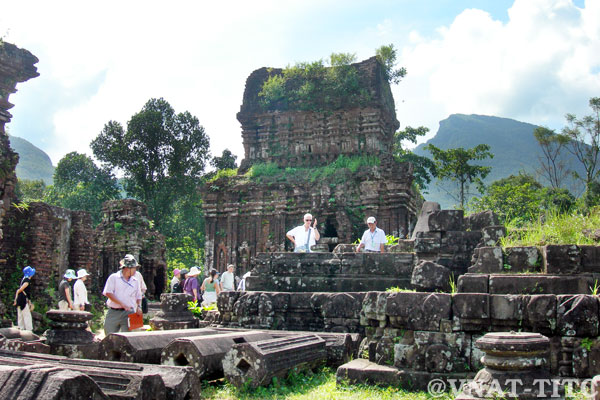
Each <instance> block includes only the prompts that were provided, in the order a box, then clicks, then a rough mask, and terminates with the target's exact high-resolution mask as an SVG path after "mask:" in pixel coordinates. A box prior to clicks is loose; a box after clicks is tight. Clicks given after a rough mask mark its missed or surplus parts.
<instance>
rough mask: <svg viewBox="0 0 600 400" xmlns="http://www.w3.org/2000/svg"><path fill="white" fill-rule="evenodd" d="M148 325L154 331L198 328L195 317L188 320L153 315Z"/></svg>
mask: <svg viewBox="0 0 600 400" xmlns="http://www.w3.org/2000/svg"><path fill="white" fill-rule="evenodd" d="M150 326H151V327H152V329H154V330H155V331H170V330H173V329H194V328H198V326H199V324H198V320H197V319H193V320H190V321H169V320H166V319H162V318H156V317H155V318H152V319H151V320H150Z"/></svg>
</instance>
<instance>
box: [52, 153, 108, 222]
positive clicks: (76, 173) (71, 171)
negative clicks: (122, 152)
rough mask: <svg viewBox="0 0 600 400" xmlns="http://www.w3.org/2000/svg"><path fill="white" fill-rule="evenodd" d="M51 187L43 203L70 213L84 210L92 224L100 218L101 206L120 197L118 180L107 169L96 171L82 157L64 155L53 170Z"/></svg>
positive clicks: (88, 158) (90, 162)
mask: <svg viewBox="0 0 600 400" xmlns="http://www.w3.org/2000/svg"><path fill="white" fill-rule="evenodd" d="M53 181H54V184H53V186H50V187H49V188H48V190H47V193H46V197H45V199H46V201H48V202H49V203H51V204H56V205H59V206H61V207H65V208H68V209H71V210H84V211H88V212H89V213H90V214H91V215H92V220H93V222H94V223H96V224H97V223H98V222H100V219H101V218H102V203H103V202H105V201H106V200H111V199H116V198H119V197H120V188H119V184H118V182H117V179H116V178H115V177H114V175H113V174H112V173H111V172H110V170H108V169H106V168H99V167H98V166H96V164H94V161H93V160H92V159H91V158H90V157H88V156H87V155H85V154H80V153H77V152H71V153H69V154H67V155H65V156H64V157H63V158H62V159H61V160H60V161H59V162H58V165H57V166H56V169H55V170H54V178H53Z"/></svg>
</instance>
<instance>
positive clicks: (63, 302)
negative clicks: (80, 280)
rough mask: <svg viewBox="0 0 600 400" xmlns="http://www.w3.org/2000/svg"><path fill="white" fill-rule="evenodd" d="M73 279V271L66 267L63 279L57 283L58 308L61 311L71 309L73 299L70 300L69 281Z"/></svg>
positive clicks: (74, 276)
mask: <svg viewBox="0 0 600 400" xmlns="http://www.w3.org/2000/svg"><path fill="white" fill-rule="evenodd" d="M73 279H77V276H76V275H75V271H74V270H72V269H68V270H66V271H65V274H64V275H63V280H62V281H61V282H60V284H59V285H58V299H59V300H58V309H59V310H61V311H69V310H72V309H73V300H71V299H72V297H71V281H72V280H73Z"/></svg>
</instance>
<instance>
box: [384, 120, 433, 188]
mask: <svg viewBox="0 0 600 400" xmlns="http://www.w3.org/2000/svg"><path fill="white" fill-rule="evenodd" d="M427 132H429V128H426V127H424V126H420V127H418V128H413V127H410V126H407V127H406V128H404V130H403V131H398V132H396V133H395V134H394V157H395V158H396V160H397V161H400V162H411V163H412V164H413V167H414V180H415V183H416V184H417V185H418V186H419V189H425V188H426V187H427V186H428V185H429V183H431V179H432V178H433V177H434V176H435V163H434V162H433V161H432V160H431V159H429V158H427V157H424V156H419V155H417V154H415V153H413V152H412V151H410V150H407V149H405V148H403V147H402V144H403V142H411V143H413V144H416V143H417V138H418V137H420V136H425V135H426V134H427Z"/></svg>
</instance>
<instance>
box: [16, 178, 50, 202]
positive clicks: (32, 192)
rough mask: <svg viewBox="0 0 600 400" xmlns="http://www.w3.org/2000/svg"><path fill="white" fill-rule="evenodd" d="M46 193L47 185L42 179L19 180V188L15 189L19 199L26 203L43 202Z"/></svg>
mask: <svg viewBox="0 0 600 400" xmlns="http://www.w3.org/2000/svg"><path fill="white" fill-rule="evenodd" d="M45 192H46V184H45V183H44V181H43V180H42V179H39V180H29V179H19V180H17V186H16V187H15V193H16V195H17V198H18V199H19V200H21V201H24V202H27V203H28V202H30V201H43V200H44V194H45Z"/></svg>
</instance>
